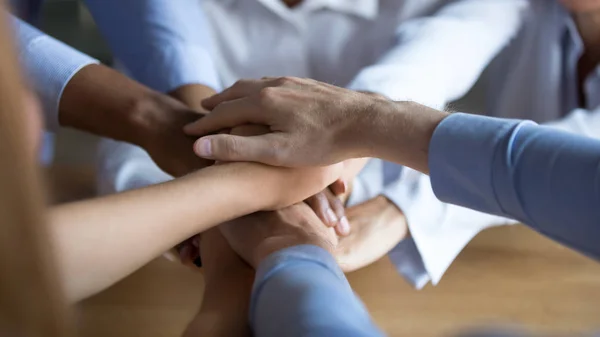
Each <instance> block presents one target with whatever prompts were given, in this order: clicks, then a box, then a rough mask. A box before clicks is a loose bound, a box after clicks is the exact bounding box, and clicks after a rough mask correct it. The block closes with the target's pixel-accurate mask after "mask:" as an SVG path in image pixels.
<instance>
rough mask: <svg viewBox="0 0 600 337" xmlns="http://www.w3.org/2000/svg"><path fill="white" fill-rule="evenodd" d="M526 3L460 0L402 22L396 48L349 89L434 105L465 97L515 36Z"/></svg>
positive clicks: (356, 80)
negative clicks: (432, 13) (433, 12)
mask: <svg viewBox="0 0 600 337" xmlns="http://www.w3.org/2000/svg"><path fill="white" fill-rule="evenodd" d="M526 6H527V1H524V0H508V1H507V0H488V1H480V0H460V1H453V2H452V3H450V4H448V5H445V6H444V7H442V9H440V10H439V11H438V12H437V13H435V14H434V15H432V16H427V17H422V18H415V19H411V20H409V21H406V22H405V23H402V24H401V25H400V26H399V27H398V30H397V42H396V45H395V46H394V47H393V48H391V49H390V50H389V51H388V52H387V53H386V54H385V55H384V56H383V57H382V58H381V60H379V62H377V63H376V64H374V65H372V66H369V67H367V68H365V69H363V70H362V71H361V72H360V73H359V74H358V76H357V77H356V78H355V79H354V81H353V82H352V83H351V84H350V86H349V88H350V89H353V90H359V91H371V92H376V93H379V94H383V95H385V96H388V97H389V98H391V99H393V100H397V101H404V100H410V101H415V102H419V103H422V104H425V105H428V106H431V107H436V108H443V106H444V105H445V104H447V103H448V102H450V101H452V100H456V99H458V98H460V97H462V96H463V95H464V94H466V93H467V92H468V91H469V89H470V88H471V87H472V86H473V84H475V82H476V81H477V79H478V78H479V76H480V74H481V73H482V72H483V70H484V69H485V67H486V66H487V65H488V63H489V62H491V60H492V59H493V58H494V57H495V56H496V54H497V53H498V52H500V50H502V48H503V47H504V46H505V45H506V44H508V42H509V40H510V39H511V38H512V37H513V36H514V35H515V34H516V32H517V30H518V28H519V27H520V24H521V19H522V14H523V11H524V9H525V8H526Z"/></svg>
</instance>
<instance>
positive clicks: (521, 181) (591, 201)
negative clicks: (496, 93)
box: [429, 114, 600, 259]
mask: <svg viewBox="0 0 600 337" xmlns="http://www.w3.org/2000/svg"><path fill="white" fill-rule="evenodd" d="M429 167H430V174H431V181H432V186H433V189H434V191H435V194H436V195H437V197H438V198H439V199H440V200H442V201H445V202H449V203H453V204H457V205H461V206H465V207H469V208H472V209H476V210H479V211H483V212H487V213H492V214H497V215H503V216H508V217H512V218H514V219H517V220H519V221H521V222H523V223H524V224H526V225H528V226H530V227H532V228H533V229H535V230H537V231H539V232H540V233H542V234H545V235H546V236H548V237H550V238H552V239H555V240H557V241H558V242H561V243H563V244H565V245H568V246H570V247H572V248H574V249H577V250H579V251H581V252H583V253H585V254H587V255H589V256H592V257H594V258H596V259H600V245H599V244H598V242H599V238H600V207H599V205H600V141H599V140H597V139H593V138H588V137H582V136H578V135H575V134H572V133H567V132H563V131H561V130H556V129H553V128H550V127H545V126H538V125H536V124H535V123H533V122H527V121H518V120H503V119H496V118H490V117H483V116H475V115H467V114H453V115H451V116H449V117H447V118H446V119H444V120H443V121H442V122H441V123H440V125H439V126H438V127H437V129H436V130H435V132H434V134H433V137H432V140H431V144H430V149H429Z"/></svg>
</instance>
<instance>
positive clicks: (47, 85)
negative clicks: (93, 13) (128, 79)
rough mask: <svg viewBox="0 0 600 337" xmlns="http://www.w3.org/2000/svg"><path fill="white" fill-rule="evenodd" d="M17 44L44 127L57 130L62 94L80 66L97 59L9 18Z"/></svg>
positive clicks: (92, 62)
mask: <svg viewBox="0 0 600 337" xmlns="http://www.w3.org/2000/svg"><path fill="white" fill-rule="evenodd" d="M12 21H13V27H14V29H15V32H16V36H17V40H18V43H19V47H20V48H19V49H20V50H19V56H20V61H21V64H22V66H23V67H24V68H25V73H26V74H27V77H28V80H29V82H30V84H31V85H32V87H33V89H34V90H35V91H36V93H37V95H38V97H39V99H40V101H41V104H42V109H43V111H44V116H45V122H46V128H48V129H50V130H56V129H57V128H58V127H59V123H58V107H59V103H60V98H61V96H62V93H63V91H64V89H65V87H66V85H67V83H69V81H70V80H71V78H72V77H73V76H74V75H75V74H76V73H77V72H78V71H79V70H81V68H83V67H85V66H87V65H89V64H96V63H98V60H96V59H94V58H92V57H90V56H88V55H86V54H84V53H81V52H79V51H77V50H75V49H73V48H71V47H69V46H67V45H66V44H64V43H62V42H60V41H58V40H56V39H54V38H52V37H50V36H48V35H45V34H44V33H42V32H41V31H39V30H37V29H35V28H34V27H32V26H30V25H29V24H27V23H25V22H23V21H21V20H18V19H16V18H12Z"/></svg>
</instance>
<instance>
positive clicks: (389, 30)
mask: <svg viewBox="0 0 600 337" xmlns="http://www.w3.org/2000/svg"><path fill="white" fill-rule="evenodd" d="M201 3H202V5H203V8H204V11H205V12H206V14H207V15H206V17H207V18H208V21H209V26H210V27H211V28H210V30H211V34H212V36H213V41H212V43H213V45H214V48H213V49H214V50H213V51H212V53H213V55H214V58H213V61H214V63H215V64H216V67H217V70H218V73H219V77H220V80H221V84H222V85H223V86H224V87H226V86H229V85H231V84H233V83H234V82H235V81H236V80H238V79H240V78H260V77H263V76H284V75H285V76H299V77H310V78H314V79H317V80H321V81H325V82H328V83H332V84H335V85H338V86H347V87H349V88H351V89H355V90H365V91H372V92H378V93H381V94H383V95H386V96H388V97H390V98H392V99H394V100H414V101H418V102H420V103H423V104H426V105H429V106H432V107H437V108H442V107H443V106H444V105H445V104H446V103H448V102H449V101H452V100H455V99H457V98H459V97H461V96H462V95H464V94H465V93H466V92H467V91H468V90H469V89H470V87H471V86H472V85H473V84H474V83H475V81H476V80H477V78H478V77H479V75H480V74H481V72H482V71H483V69H484V68H485V67H486V65H487V64H488V63H489V62H490V61H491V60H492V59H493V58H494V57H495V56H496V54H497V53H499V52H500V51H501V50H502V48H503V47H504V46H505V45H506V44H507V43H508V41H509V40H510V38H511V37H512V36H513V35H514V34H515V33H516V31H517V30H518V27H519V26H520V22H521V19H522V13H523V10H524V9H525V8H526V6H527V2H526V1H524V0H461V1H450V2H448V1H439V0H412V1H409V0H405V1H397V0H305V1H304V2H303V3H302V4H301V5H300V6H298V7H297V8H294V9H289V8H287V7H286V6H285V5H283V4H282V2H281V1H280V0H227V1H225V0H205V1H202V2H201ZM445 3H448V4H445ZM427 15H429V16H427ZM100 152H101V153H100V157H101V160H100V163H101V167H100V170H99V172H100V184H99V187H100V190H101V191H103V192H114V191H122V190H125V189H129V188H136V187H141V186H145V185H147V184H151V183H157V182H160V181H164V180H167V179H170V177H169V176H168V175H166V174H165V173H163V172H161V171H160V170H159V169H158V168H157V167H156V166H155V165H154V164H153V163H152V161H151V160H150V158H149V157H148V156H147V154H145V153H144V152H143V151H142V150H141V149H136V148H135V147H133V146H131V145H127V144H117V143H115V142H112V141H107V142H105V143H104V144H102V145H101V151H100ZM379 194H383V195H385V196H387V197H388V198H389V199H390V200H391V201H392V202H394V203H395V204H396V205H397V206H398V207H399V208H400V209H401V210H402V211H403V212H404V214H405V215H406V217H407V219H408V225H409V228H410V232H411V238H410V239H407V240H404V241H403V242H402V244H401V245H400V246H399V247H398V248H397V249H395V250H394V251H393V252H392V254H391V255H390V256H391V257H392V259H393V261H394V262H395V263H396V265H397V267H398V270H399V271H400V272H401V273H403V274H404V276H406V277H407V278H408V280H409V281H410V282H411V283H413V284H414V285H415V286H417V287H422V286H423V285H424V284H425V283H426V282H427V281H428V280H432V281H433V283H437V282H438V281H439V279H440V278H441V276H442V275H443V273H444V272H445V270H446V269H447V268H448V266H449V265H450V264H451V262H452V261H453V260H454V258H455V257H456V256H457V255H458V253H459V252H460V251H461V250H462V248H463V247H464V246H465V245H466V244H467V243H468V242H469V241H470V240H471V239H472V238H473V237H474V236H475V235H476V234H477V233H478V232H479V231H481V229H483V228H486V227H488V226H490V225H494V224H499V223H502V222H503V221H504V220H503V219H501V218H498V217H495V216H490V215H486V214H483V213H479V212H475V211H471V210H467V209H464V208H460V207H457V206H450V205H446V204H443V203H441V202H439V201H438V200H437V198H435V196H434V194H433V192H432V190H431V186H430V184H429V179H428V177H427V176H424V175H422V174H420V173H417V172H415V171H412V170H408V169H403V168H402V167H401V166H399V165H396V164H393V163H386V162H383V161H381V160H378V159H374V160H371V161H370V163H369V164H368V165H367V167H365V169H364V170H363V171H362V172H361V173H360V175H359V177H358V178H357V180H356V183H355V190H354V192H353V195H352V196H351V200H350V202H351V204H356V203H360V202H363V201H366V200H368V199H370V198H372V197H375V196H377V195H379Z"/></svg>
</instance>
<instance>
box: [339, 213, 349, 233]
mask: <svg viewBox="0 0 600 337" xmlns="http://www.w3.org/2000/svg"><path fill="white" fill-rule="evenodd" d="M339 229H340V232H342V234H343V235H348V234H350V222H348V218H346V217H345V216H343V217H342V218H341V219H340V223H339Z"/></svg>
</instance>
